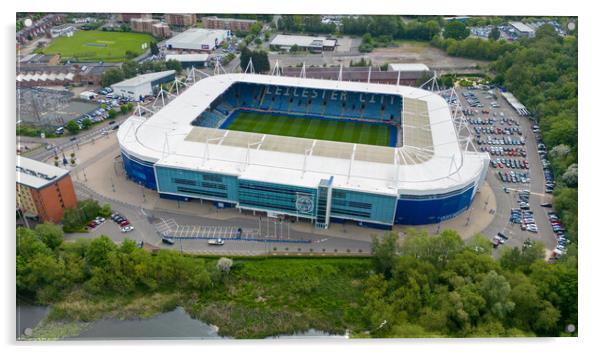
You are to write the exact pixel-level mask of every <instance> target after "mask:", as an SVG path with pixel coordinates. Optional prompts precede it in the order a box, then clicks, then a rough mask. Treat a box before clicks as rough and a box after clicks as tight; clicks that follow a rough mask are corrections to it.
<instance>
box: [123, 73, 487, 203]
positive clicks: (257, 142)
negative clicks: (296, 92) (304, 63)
mask: <svg viewBox="0 0 602 354" xmlns="http://www.w3.org/2000/svg"><path fill="white" fill-rule="evenodd" d="M236 82H246V83H257V84H264V85H282V86H289V87H303V88H316V89H328V90H344V91H356V92H367V93H383V94H395V95H401V96H403V97H404V112H403V115H404V116H403V144H404V145H403V146H402V147H398V148H393V147H380V146H370V145H362V144H352V143H338V142H331V141H323V140H313V139H300V138H292V137H282V136H273V135H268V134H257V133H245V132H235V131H229V130H222V129H213V128H200V127H195V126H193V125H191V122H192V121H193V120H194V119H195V118H196V117H197V116H199V115H200V114H201V113H202V112H203V111H204V110H205V109H206V108H207V107H209V104H210V103H211V102H212V101H214V100H215V99H216V98H217V97H218V96H219V95H221V94H222V93H224V92H225V91H226V90H227V89H228V88H229V87H230V86H231V85H233V84H234V83H236ZM118 139H119V144H120V146H121V148H122V150H123V151H125V152H126V153H127V154H129V155H132V156H134V157H136V158H139V159H142V160H144V161H149V162H153V163H156V164H157V165H158V166H166V167H172V168H181V169H187V170H193V171H204V172H214V173H221V174H228V175H236V176H239V178H241V179H248V180H256V181H266V182H272V183H279V184H287V185H296V186H305V187H312V188H315V187H316V186H317V185H318V183H319V182H320V180H321V179H323V178H327V177H329V176H334V181H333V186H334V187H335V188H341V189H348V190H357V191H363V192H366V193H377V194H385V195H398V194H414V195H426V194H434V193H445V192H449V191H453V190H457V189H459V188H463V187H465V186H467V185H469V184H471V183H473V182H479V181H480V180H482V178H483V176H484V172H483V171H486V164H487V163H488V161H489V156H488V155H487V154H483V153H478V152H472V151H467V150H468V149H466V151H464V149H463V148H462V146H461V144H460V142H459V140H458V137H457V133H456V128H455V126H454V122H453V119H452V116H451V112H450V108H449V106H448V104H447V102H446V101H445V100H444V99H443V98H442V97H441V96H439V95H437V94H434V93H432V92H430V91H426V90H423V89H419V88H415V87H408V86H394V85H382V84H369V83H363V82H345V81H332V80H320V79H306V78H297V77H285V76H271V75H256V74H224V75H217V76H211V77H207V78H205V79H202V80H200V81H199V82H197V83H196V84H194V85H193V86H192V87H190V88H189V89H187V90H186V91H184V92H183V93H182V94H181V95H180V96H178V97H177V98H175V99H174V100H173V101H171V102H170V103H169V104H167V105H166V106H165V107H163V108H162V109H161V110H160V111H158V112H157V113H155V114H154V115H152V116H151V117H150V118H145V117H139V116H131V117H130V118H128V119H127V120H126V121H125V122H124V123H123V124H122V125H121V126H120V128H119V132H118ZM249 143H252V144H253V145H249ZM249 146H251V147H249Z"/></svg>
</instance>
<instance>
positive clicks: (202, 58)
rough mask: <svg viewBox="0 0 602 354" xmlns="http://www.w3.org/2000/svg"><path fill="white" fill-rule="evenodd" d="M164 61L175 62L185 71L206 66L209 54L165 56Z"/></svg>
mask: <svg viewBox="0 0 602 354" xmlns="http://www.w3.org/2000/svg"><path fill="white" fill-rule="evenodd" d="M165 60H166V61H167V60H177V61H179V62H180V63H181V64H182V67H183V68H185V69H188V68H193V67H194V68H202V67H205V66H206V65H207V61H209V54H203V53H200V54H167V55H166V56H165Z"/></svg>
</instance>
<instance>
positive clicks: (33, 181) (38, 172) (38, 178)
mask: <svg viewBox="0 0 602 354" xmlns="http://www.w3.org/2000/svg"><path fill="white" fill-rule="evenodd" d="M67 174H69V171H68V170H64V169H62V168H59V167H55V166H52V165H48V164H45V163H43V162H40V161H36V160H33V159H29V158H27V157H23V156H17V183H19V184H23V185H26V186H28V187H31V188H35V189H40V188H42V187H44V186H46V185H48V184H50V183H53V182H55V181H57V180H59V179H61V178H62V177H63V176H65V175H67Z"/></svg>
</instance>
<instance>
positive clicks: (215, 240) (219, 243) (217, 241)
mask: <svg viewBox="0 0 602 354" xmlns="http://www.w3.org/2000/svg"><path fill="white" fill-rule="evenodd" d="M207 243H208V244H209V245H211V246H223V245H224V243H225V242H224V240H222V239H221V238H212V239H210V240H209V241H207Z"/></svg>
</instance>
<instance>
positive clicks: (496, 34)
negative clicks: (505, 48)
mask: <svg viewBox="0 0 602 354" xmlns="http://www.w3.org/2000/svg"><path fill="white" fill-rule="evenodd" d="M500 35H501V33H500V29H499V28H498V27H497V26H493V28H492V29H491V32H489V36H488V37H489V39H491V40H492V41H497V40H498V39H500Z"/></svg>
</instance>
